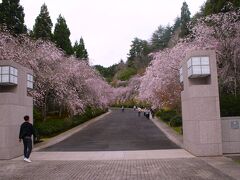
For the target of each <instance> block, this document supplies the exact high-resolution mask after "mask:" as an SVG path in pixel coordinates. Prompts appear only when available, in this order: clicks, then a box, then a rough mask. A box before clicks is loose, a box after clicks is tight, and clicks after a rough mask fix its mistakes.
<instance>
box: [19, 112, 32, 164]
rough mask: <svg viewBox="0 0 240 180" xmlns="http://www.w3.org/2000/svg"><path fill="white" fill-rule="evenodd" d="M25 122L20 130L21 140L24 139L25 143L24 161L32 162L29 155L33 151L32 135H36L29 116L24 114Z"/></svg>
mask: <svg viewBox="0 0 240 180" xmlns="http://www.w3.org/2000/svg"><path fill="white" fill-rule="evenodd" d="M24 120H25V122H24V123H22V125H21V128H20V132H19V142H21V140H23V145H24V161H26V162H29V163H30V162H32V161H31V160H30V159H29V157H30V154H31V152H32V135H34V136H35V132H34V129H33V125H32V124H31V123H30V122H29V116H24Z"/></svg>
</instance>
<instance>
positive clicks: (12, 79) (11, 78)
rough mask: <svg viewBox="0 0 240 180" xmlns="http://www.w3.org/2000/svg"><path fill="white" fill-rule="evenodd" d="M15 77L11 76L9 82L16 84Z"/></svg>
mask: <svg viewBox="0 0 240 180" xmlns="http://www.w3.org/2000/svg"><path fill="white" fill-rule="evenodd" d="M14 77H15V76H13V75H10V81H9V82H11V83H14Z"/></svg>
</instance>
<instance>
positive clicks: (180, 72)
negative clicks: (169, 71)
mask: <svg viewBox="0 0 240 180" xmlns="http://www.w3.org/2000/svg"><path fill="white" fill-rule="evenodd" d="M179 75H180V83H182V82H183V70H182V67H180V69H179Z"/></svg>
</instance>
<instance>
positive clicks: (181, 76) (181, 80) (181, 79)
mask: <svg viewBox="0 0 240 180" xmlns="http://www.w3.org/2000/svg"><path fill="white" fill-rule="evenodd" d="M180 82H183V75H182V74H181V75H180Z"/></svg>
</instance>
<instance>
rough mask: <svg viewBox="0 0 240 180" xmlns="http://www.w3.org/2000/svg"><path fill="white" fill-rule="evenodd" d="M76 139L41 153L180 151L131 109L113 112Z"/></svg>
mask: <svg viewBox="0 0 240 180" xmlns="http://www.w3.org/2000/svg"><path fill="white" fill-rule="evenodd" d="M112 111H113V112H112V113H111V114H108V115H107V116H105V117H104V119H103V120H101V121H98V122H96V123H94V124H92V125H91V126H88V127H86V128H84V129H83V130H82V131H79V132H77V133H75V134H74V135H73V136H71V137H69V138H67V139H65V140H63V141H62V142H59V143H57V144H55V145H53V146H50V147H47V148H45V149H43V150H42V151H128V150H156V149H157V150H159V149H179V147H178V146H177V145H176V144H175V143H173V142H172V141H170V140H169V139H168V138H167V137H166V135H165V134H164V133H163V132H162V131H160V130H159V128H157V126H155V125H154V124H153V122H152V121H151V120H149V119H147V118H146V117H144V116H143V114H142V116H140V117H138V113H137V112H136V111H133V110H132V109H126V110H125V111H124V112H121V110H120V109H117V110H112Z"/></svg>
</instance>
